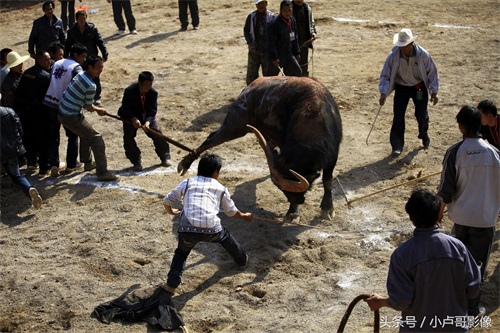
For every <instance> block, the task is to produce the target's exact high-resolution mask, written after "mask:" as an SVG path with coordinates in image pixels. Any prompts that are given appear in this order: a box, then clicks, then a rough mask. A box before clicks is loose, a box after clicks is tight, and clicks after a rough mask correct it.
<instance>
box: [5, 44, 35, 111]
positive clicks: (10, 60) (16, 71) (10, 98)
mask: <svg viewBox="0 0 500 333" xmlns="http://www.w3.org/2000/svg"><path fill="white" fill-rule="evenodd" d="M29 58H30V56H29V55H25V56H20V55H19V53H17V52H16V51H12V52H10V53H9V54H7V65H5V66H4V67H3V69H9V70H10V71H9V74H7V76H6V77H5V79H4V80H3V82H2V87H1V91H0V93H1V94H2V98H1V102H0V105H1V106H6V107H9V108H13V107H14V97H15V94H16V89H17V86H18V85H19V80H20V79H21V75H23V63H24V62H25V61H26V60H28V59H29Z"/></svg>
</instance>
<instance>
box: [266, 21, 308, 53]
mask: <svg viewBox="0 0 500 333" xmlns="http://www.w3.org/2000/svg"><path fill="white" fill-rule="evenodd" d="M291 32H293V33H295V40H293V41H291V40H290V33H291ZM297 33H298V29H297V22H296V21H295V18H294V17H293V16H292V17H290V20H289V22H286V21H285V20H284V19H283V17H282V16H281V15H279V16H276V18H275V19H274V20H273V21H272V22H271V23H270V24H269V26H268V28H267V43H268V47H267V51H268V53H269V56H270V57H271V59H272V60H275V59H280V61H281V58H282V57H283V56H284V55H288V54H291V55H294V56H297V55H299V54H300V51H299V40H298V35H297Z"/></svg>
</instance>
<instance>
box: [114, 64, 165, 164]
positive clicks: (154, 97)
mask: <svg viewBox="0 0 500 333" xmlns="http://www.w3.org/2000/svg"><path fill="white" fill-rule="evenodd" d="M153 81H154V76H153V74H152V73H151V72H141V73H140V74H139V82H137V83H134V84H132V85H130V86H129V87H128V88H127V89H125V92H124V93H123V99H122V106H121V107H120V109H119V110H118V115H119V116H120V117H122V118H123V119H126V120H128V121H129V122H130V123H129V122H124V123H123V147H124V148H125V155H126V156H127V158H128V159H129V160H130V162H132V164H133V165H134V167H133V169H134V171H141V170H142V169H143V168H142V164H141V150H140V149H139V147H137V143H136V142H135V136H136V134H137V129H138V128H142V129H143V130H144V132H145V133H146V135H147V136H148V137H150V138H151V139H152V140H153V144H154V146H155V152H156V154H157V155H158V157H159V158H160V160H161V166H164V167H168V166H171V165H172V163H171V162H170V147H169V145H168V143H167V142H166V141H165V140H163V139H160V138H158V137H157V136H154V135H153V134H151V133H150V132H151V131H155V132H158V133H161V130H160V127H159V126H158V123H157V122H156V113H157V110H158V92H157V91H156V90H155V89H154V88H153Z"/></svg>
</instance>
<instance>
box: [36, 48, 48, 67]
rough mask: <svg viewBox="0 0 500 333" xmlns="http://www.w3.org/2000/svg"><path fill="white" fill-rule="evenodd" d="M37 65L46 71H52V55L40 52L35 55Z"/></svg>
mask: <svg viewBox="0 0 500 333" xmlns="http://www.w3.org/2000/svg"><path fill="white" fill-rule="evenodd" d="M35 63H36V64H37V65H38V66H40V67H42V68H43V69H45V70H46V71H50V55H49V52H46V51H38V52H37V53H36V54H35Z"/></svg>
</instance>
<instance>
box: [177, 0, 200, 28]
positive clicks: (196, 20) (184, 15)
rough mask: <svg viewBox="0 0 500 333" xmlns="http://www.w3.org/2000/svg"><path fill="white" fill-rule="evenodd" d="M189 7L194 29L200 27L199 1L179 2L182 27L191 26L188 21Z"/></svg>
mask: <svg viewBox="0 0 500 333" xmlns="http://www.w3.org/2000/svg"><path fill="white" fill-rule="evenodd" d="M188 7H189V12H190V13H191V24H192V25H193V27H197V26H199V25H200V17H199V13H198V1H197V0H179V21H181V27H182V28H187V26H188V25H189V21H188V12H187V11H188Z"/></svg>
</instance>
